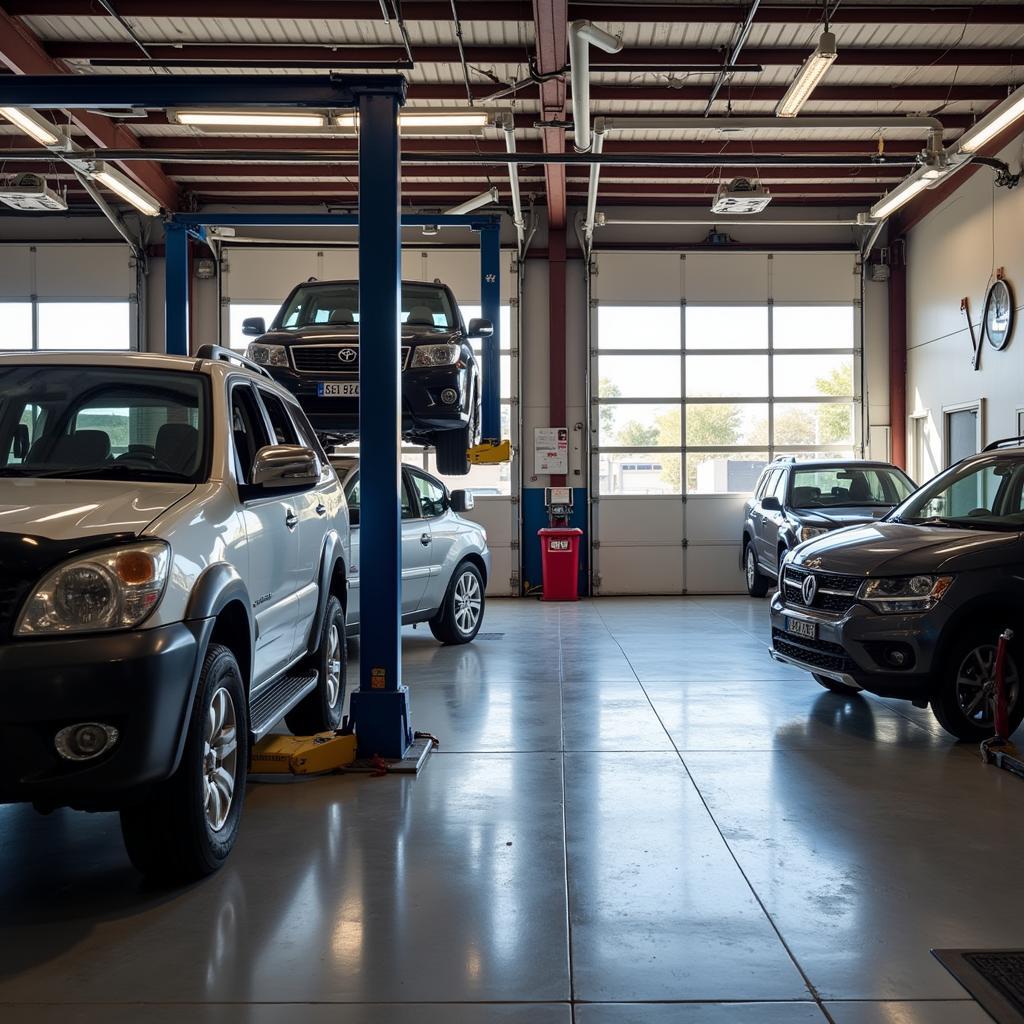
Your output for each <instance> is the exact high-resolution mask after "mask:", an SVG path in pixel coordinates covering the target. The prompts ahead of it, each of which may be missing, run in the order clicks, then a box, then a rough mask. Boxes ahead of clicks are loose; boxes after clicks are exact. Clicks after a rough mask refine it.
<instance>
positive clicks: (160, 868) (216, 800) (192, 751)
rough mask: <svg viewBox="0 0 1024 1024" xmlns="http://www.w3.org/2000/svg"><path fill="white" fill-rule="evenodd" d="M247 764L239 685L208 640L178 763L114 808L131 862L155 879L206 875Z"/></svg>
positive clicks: (232, 830)
mask: <svg viewBox="0 0 1024 1024" xmlns="http://www.w3.org/2000/svg"><path fill="white" fill-rule="evenodd" d="M248 763H249V724H248V721H247V720H246V699H245V689H244V687H243V685H242V674H241V672H240V671H239V669H238V662H237V661H236V660H235V656H234V654H233V653H232V652H231V651H230V650H229V649H228V648H227V647H224V646H222V645H221V644H211V645H210V649H209V650H208V651H207V653H206V658H205V660H204V661H203V667H202V670H201V672H200V675H199V687H198V693H197V694H196V700H195V703H194V705H193V707H192V715H191V718H190V720H189V729H188V736H187V737H186V739H185V749H184V751H183V752H182V757H181V764H180V765H179V766H178V770H177V771H176V772H175V773H174V775H173V776H172V777H171V778H170V779H168V780H167V781H166V782H164V783H161V785H160V786H159V787H158V788H157V789H156V790H155V791H153V793H152V794H151V795H150V796H149V798H148V799H147V800H146V802H145V803H141V804H136V805H132V806H129V807H125V808H122V810H121V832H122V834H123V835H124V842H125V847H126V848H127V850H128V856H129V858H130V859H131V862H132V863H133V864H134V865H135V867H137V868H138V869H139V870H140V871H141V872H142V873H143V874H145V875H147V876H149V877H150V878H154V879H157V880H159V881H164V882H171V881H182V882H184V881H191V880H193V879H196V878H202V877H203V876H204V875H209V874H212V873H213V872H214V871H216V870H217V869H218V868H219V867H220V866H221V864H223V863H224V861H225V860H226V859H227V856H228V854H229V853H230V852H231V848H232V846H234V844H235V838H236V837H237V835H238V825H239V820H240V818H241V814H242V803H243V800H244V797H245V773H246V770H247V766H248Z"/></svg>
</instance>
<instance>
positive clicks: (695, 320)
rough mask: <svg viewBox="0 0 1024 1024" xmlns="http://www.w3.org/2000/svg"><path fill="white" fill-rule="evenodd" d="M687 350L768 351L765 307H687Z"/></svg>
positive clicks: (696, 305)
mask: <svg viewBox="0 0 1024 1024" xmlns="http://www.w3.org/2000/svg"><path fill="white" fill-rule="evenodd" d="M686 348H687V351H692V350H694V349H712V350H714V351H719V352H720V351H722V350H725V349H767V348H768V307H767V306H764V305H757V306H742V305H715V306H703V305H699V304H696V303H687V305H686Z"/></svg>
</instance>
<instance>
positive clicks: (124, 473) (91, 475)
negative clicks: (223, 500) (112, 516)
mask: <svg viewBox="0 0 1024 1024" xmlns="http://www.w3.org/2000/svg"><path fill="white" fill-rule="evenodd" d="M34 475H35V476H39V477H45V478H50V477H53V478H58V479H61V480H75V479H81V478H84V479H87V480H166V481H172V482H173V481H178V480H181V481H183V482H185V483H191V478H190V477H189V476H187V475H186V474H185V473H178V472H176V471H175V470H173V469H149V468H148V467H139V466H129V465H126V464H124V463H114V464H112V465H109V466H85V467H82V468H80V469H57V470H51V471H50V472H48V473H36V474H34Z"/></svg>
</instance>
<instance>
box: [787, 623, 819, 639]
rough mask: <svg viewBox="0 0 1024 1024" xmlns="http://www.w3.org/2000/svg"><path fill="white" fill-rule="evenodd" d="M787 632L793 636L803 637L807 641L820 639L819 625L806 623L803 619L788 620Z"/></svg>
mask: <svg viewBox="0 0 1024 1024" xmlns="http://www.w3.org/2000/svg"><path fill="white" fill-rule="evenodd" d="M786 632H787V633H792V634H793V636H802V637H804V639H806V640H817V639H818V624H817V623H816V622H805V621H804V620H803V619H786Z"/></svg>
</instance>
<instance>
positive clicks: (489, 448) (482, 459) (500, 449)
mask: <svg viewBox="0 0 1024 1024" xmlns="http://www.w3.org/2000/svg"><path fill="white" fill-rule="evenodd" d="M466 458H468V459H469V461H470V463H471V464H472V465H474V466H492V465H496V464H497V463H499V462H511V461H512V442H511V441H499V442H494V441H484V442H483V443H482V444H475V445H473V447H472V448H470V449H469V451H467V452H466Z"/></svg>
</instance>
